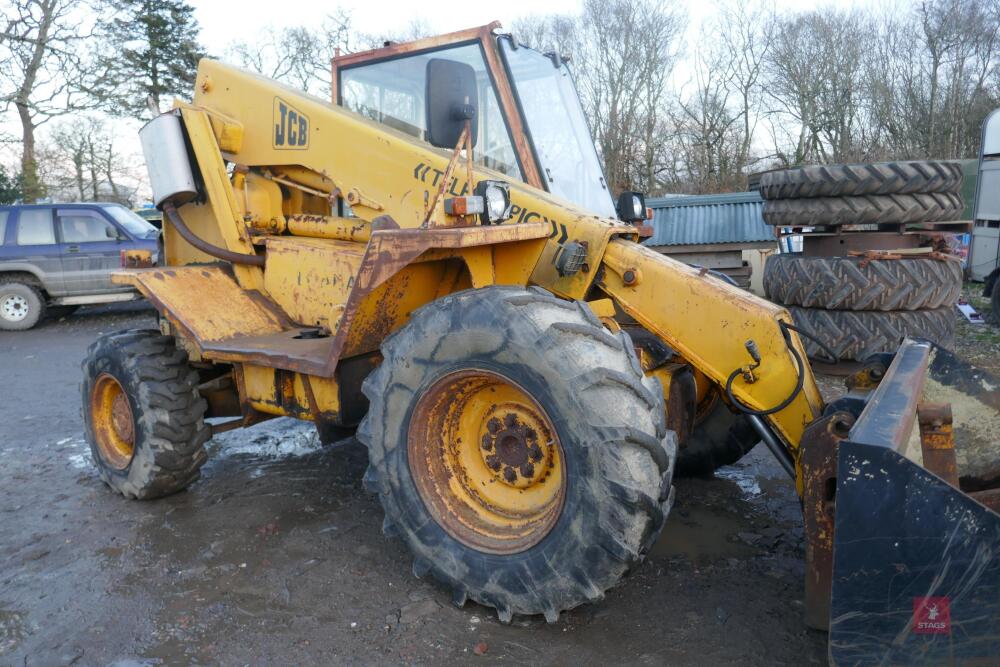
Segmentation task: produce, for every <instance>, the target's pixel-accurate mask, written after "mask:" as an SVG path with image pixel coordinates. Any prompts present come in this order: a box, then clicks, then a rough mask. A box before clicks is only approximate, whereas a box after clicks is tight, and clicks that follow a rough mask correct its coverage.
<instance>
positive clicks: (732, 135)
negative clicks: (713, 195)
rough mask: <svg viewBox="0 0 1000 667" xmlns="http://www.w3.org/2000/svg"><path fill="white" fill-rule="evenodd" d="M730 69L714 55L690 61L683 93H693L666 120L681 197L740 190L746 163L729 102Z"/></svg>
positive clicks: (735, 109) (739, 118) (738, 117)
mask: <svg viewBox="0 0 1000 667" xmlns="http://www.w3.org/2000/svg"><path fill="white" fill-rule="evenodd" d="M732 70H733V64H732V63H731V62H730V61H728V60H727V58H726V57H725V55H724V54H723V53H720V52H715V53H711V54H710V55H708V56H703V55H702V54H701V53H699V54H697V55H696V60H695V63H694V77H693V80H692V81H691V82H689V83H688V84H687V86H686V87H688V88H692V89H693V90H692V91H691V92H690V93H688V94H684V91H683V90H682V95H681V98H680V99H679V100H678V102H677V108H676V110H675V111H674V112H673V114H672V125H673V128H674V135H673V137H674V154H675V165H676V166H677V167H679V168H680V172H679V176H681V177H682V178H681V180H679V181H678V182H675V186H674V187H675V188H676V189H678V190H681V191H687V192H694V193H703V192H725V191H728V190H733V189H742V187H743V186H744V185H745V183H744V182H745V175H744V173H743V171H744V167H745V166H746V161H745V158H744V146H745V144H746V143H747V142H746V141H745V140H744V135H743V122H744V116H743V114H742V112H741V111H740V109H739V105H738V104H737V105H734V104H732V103H731V98H733V97H737V98H738V97H739V96H740V95H739V93H737V92H735V91H731V90H730V87H729V84H730V82H731V80H732V77H733V72H732Z"/></svg>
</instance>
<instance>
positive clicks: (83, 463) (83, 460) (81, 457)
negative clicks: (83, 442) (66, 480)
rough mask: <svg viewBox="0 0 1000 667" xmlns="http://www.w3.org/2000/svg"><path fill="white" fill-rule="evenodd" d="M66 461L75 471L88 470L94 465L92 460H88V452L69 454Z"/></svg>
mask: <svg viewBox="0 0 1000 667" xmlns="http://www.w3.org/2000/svg"><path fill="white" fill-rule="evenodd" d="M66 460H67V461H69V464H70V465H71V466H73V467H74V468H76V469H77V470H85V469H89V468H92V467H93V465H94V461H93V459H91V458H90V452H87V453H85V454H71V455H70V456H69V457H68V458H67V459H66Z"/></svg>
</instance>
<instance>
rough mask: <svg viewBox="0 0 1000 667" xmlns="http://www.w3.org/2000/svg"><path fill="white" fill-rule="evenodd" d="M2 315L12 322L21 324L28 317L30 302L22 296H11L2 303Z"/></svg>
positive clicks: (0, 305) (0, 306) (0, 303)
mask: <svg viewBox="0 0 1000 667" xmlns="http://www.w3.org/2000/svg"><path fill="white" fill-rule="evenodd" d="M0 313H3V316H4V319H6V320H8V321H10V322H20V321H21V320H23V319H24V318H26V317H27V316H28V300H27V299H25V298H24V297H23V296H21V295H20V294H10V295H8V296H6V297H4V299H3V301H2V302H0Z"/></svg>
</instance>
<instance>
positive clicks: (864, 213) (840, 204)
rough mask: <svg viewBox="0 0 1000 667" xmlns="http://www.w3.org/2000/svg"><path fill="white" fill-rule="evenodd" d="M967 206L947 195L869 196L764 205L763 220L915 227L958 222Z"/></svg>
mask: <svg viewBox="0 0 1000 667" xmlns="http://www.w3.org/2000/svg"><path fill="white" fill-rule="evenodd" d="M964 208H965V204H964V203H963V202H962V198H961V197H960V196H959V195H956V194H951V193H948V192H942V193H936V194H915V195H866V196H862V197H819V198H816V199H772V200H767V201H765V202H764V221H765V222H766V223H767V224H769V225H774V226H777V227H816V226H823V225H881V224H914V223H918V222H947V221H949V220H957V219H958V217H959V216H960V215H961V214H962V210H963V209H964Z"/></svg>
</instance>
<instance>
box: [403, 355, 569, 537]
mask: <svg viewBox="0 0 1000 667" xmlns="http://www.w3.org/2000/svg"><path fill="white" fill-rule="evenodd" d="M408 436H409V437H408V442H407V451H408V453H409V464H410V472H411V474H412V475H413V479H414V482H415V484H416V486H417V489H418V491H419V492H420V495H421V498H422V499H423V501H424V504H425V506H426V507H427V508H428V511H430V512H431V514H432V515H433V516H434V518H435V520H436V521H437V522H438V524H439V525H441V527H442V528H444V529H445V530H446V531H447V532H448V533H449V534H451V535H452V536H453V537H454V538H455V539H457V540H459V541H461V542H463V543H465V544H467V545H469V546H472V547H475V548H477V549H480V550H482V551H488V552H493V553H515V552H518V551H523V550H525V549H527V548H529V547H531V546H533V545H534V544H536V543H538V542H539V541H540V540H541V539H542V538H543V537H545V535H546V534H548V532H549V531H550V530H551V529H552V526H553V525H555V521H556V519H558V517H559V514H560V512H561V510H562V504H563V499H564V496H565V486H566V484H565V473H564V470H563V463H562V461H563V457H562V448H561V445H560V443H559V440H558V436H557V435H556V432H555V428H554V427H553V425H552V422H551V421H550V420H549V418H548V416H547V415H546V414H545V412H544V410H543V409H542V408H541V407H540V406H539V405H538V403H537V402H536V401H535V400H534V399H533V398H532V397H531V396H530V395H529V394H528V393H527V392H526V391H525V390H524V389H523V388H521V387H520V386H519V385H517V384H515V383H514V382H512V381H510V380H508V379H507V378H505V377H503V376H501V375H499V374H497V373H493V372H490V371H484V370H466V371H458V372H455V373H451V374H449V375H446V376H445V377H443V378H441V379H440V380H438V381H437V382H435V383H434V384H433V385H432V386H431V387H430V389H428V390H427V392H426V393H424V394H423V395H422V396H421V397H420V399H419V400H418V402H417V405H416V406H415V408H414V411H413V414H412V416H411V418H410V428H409V434H408Z"/></svg>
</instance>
